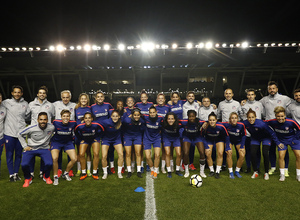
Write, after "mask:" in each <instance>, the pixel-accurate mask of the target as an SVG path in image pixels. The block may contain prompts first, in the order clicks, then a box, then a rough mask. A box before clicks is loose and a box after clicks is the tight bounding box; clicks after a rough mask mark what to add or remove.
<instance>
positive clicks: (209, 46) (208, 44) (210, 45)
mask: <svg viewBox="0 0 300 220" xmlns="http://www.w3.org/2000/svg"><path fill="white" fill-rule="evenodd" d="M212 46H213V44H212V42H207V43H206V44H205V48H206V49H211V48H212Z"/></svg>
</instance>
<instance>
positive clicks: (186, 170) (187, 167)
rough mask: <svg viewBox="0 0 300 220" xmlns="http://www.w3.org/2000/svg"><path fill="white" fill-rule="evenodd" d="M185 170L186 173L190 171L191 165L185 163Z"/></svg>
mask: <svg viewBox="0 0 300 220" xmlns="http://www.w3.org/2000/svg"><path fill="white" fill-rule="evenodd" d="M184 170H185V173H188V172H189V165H184Z"/></svg>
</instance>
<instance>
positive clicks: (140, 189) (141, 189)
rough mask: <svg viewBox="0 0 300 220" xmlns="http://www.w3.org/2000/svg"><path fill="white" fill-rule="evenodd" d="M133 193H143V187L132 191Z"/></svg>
mask: <svg viewBox="0 0 300 220" xmlns="http://www.w3.org/2000/svg"><path fill="white" fill-rule="evenodd" d="M134 192H145V190H144V188H143V187H138V188H136V189H135V190H134Z"/></svg>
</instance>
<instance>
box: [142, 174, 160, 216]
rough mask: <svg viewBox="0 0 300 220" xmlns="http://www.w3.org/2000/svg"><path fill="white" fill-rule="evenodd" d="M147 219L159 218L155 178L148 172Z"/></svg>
mask: <svg viewBox="0 0 300 220" xmlns="http://www.w3.org/2000/svg"><path fill="white" fill-rule="evenodd" d="M145 192H146V193H145V216H144V219H145V220H157V217H156V203H155V196H154V195H155V192H154V180H153V179H152V177H151V175H150V173H147V174H146V190H145Z"/></svg>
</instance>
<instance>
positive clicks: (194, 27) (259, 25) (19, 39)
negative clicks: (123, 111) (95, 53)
mask: <svg viewBox="0 0 300 220" xmlns="http://www.w3.org/2000/svg"><path fill="white" fill-rule="evenodd" d="M55 2H56V1H8V2H6V3H5V7H2V9H1V13H0V17H1V37H0V40H1V41H0V46H5V47H8V46H47V45H50V44H58V43H63V44H65V45H70V44H83V43H96V44H104V43H110V44H118V43H119V42H122V43H125V44H127V45H129V44H133V45H135V44H137V43H140V42H141V41H153V42H157V43H169V44H171V43H173V42H176V43H182V44H186V43H187V42H188V41H191V42H194V43H198V42H200V41H208V40H212V41H213V42H221V43H222V42H238V41H244V40H247V41H249V42H271V41H299V40H300V31H299V30H300V28H299V20H300V18H299V8H300V1H299V0H298V1H291V0H286V1H267V0H259V1H256V0H254V1H243V0H240V1H226V0H220V1H214V0H206V1H163V0H161V1H145V0H139V1H114V0H107V1H102V0H101V1H100V0H97V1H96V0H95V1H84V0H81V1H57V2H58V3H55ZM78 2H80V3H78ZM280 2H281V3H280Z"/></svg>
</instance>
